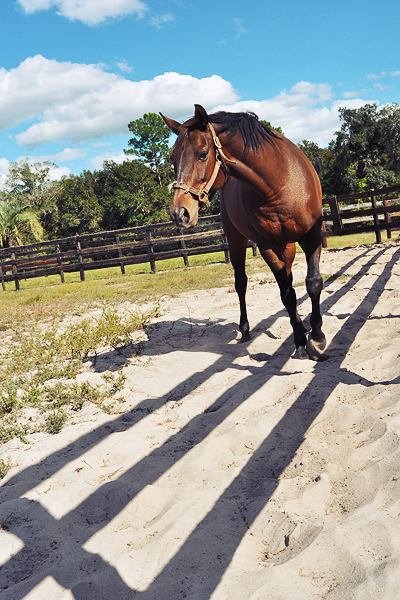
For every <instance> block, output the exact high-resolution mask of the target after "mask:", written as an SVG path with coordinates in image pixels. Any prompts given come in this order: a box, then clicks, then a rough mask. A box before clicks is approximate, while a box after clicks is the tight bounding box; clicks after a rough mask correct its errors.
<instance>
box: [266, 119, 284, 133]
mask: <svg viewBox="0 0 400 600" xmlns="http://www.w3.org/2000/svg"><path fill="white" fill-rule="evenodd" d="M261 123H264V125H266V126H267V127H269V128H270V129H273V130H274V131H277V132H278V133H280V134H281V135H285V134H284V133H283V131H282V127H273V126H272V125H271V122H270V121H265V120H264V119H261Z"/></svg>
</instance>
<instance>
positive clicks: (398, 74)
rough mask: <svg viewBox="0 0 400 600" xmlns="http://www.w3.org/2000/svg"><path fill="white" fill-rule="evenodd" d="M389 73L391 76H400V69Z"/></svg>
mask: <svg viewBox="0 0 400 600" xmlns="http://www.w3.org/2000/svg"><path fill="white" fill-rule="evenodd" d="M389 75H390V76H391V77H400V71H390V73H389Z"/></svg>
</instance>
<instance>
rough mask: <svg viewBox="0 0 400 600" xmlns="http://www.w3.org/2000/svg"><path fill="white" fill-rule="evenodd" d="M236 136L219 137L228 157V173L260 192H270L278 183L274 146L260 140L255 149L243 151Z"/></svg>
mask: <svg viewBox="0 0 400 600" xmlns="http://www.w3.org/2000/svg"><path fill="white" fill-rule="evenodd" d="M237 137H238V136H235V137H234V138H229V136H228V135H223V136H221V138H220V139H221V144H222V147H223V151H224V153H225V154H226V156H227V158H228V159H229V162H228V163H227V167H228V171H229V174H230V175H231V176H232V177H234V178H235V179H239V180H240V181H243V183H245V184H246V185H248V186H249V187H251V188H252V189H254V190H256V191H258V192H260V193H262V194H270V193H271V191H272V190H274V189H276V187H277V186H279V185H280V184H279V183H277V182H276V179H277V176H278V174H279V171H280V169H281V167H280V169H277V154H276V153H277V149H276V147H275V146H274V145H273V144H270V143H268V142H260V146H259V149H258V150H257V151H254V150H253V149H250V150H249V151H248V152H245V151H244V143H243V141H242V139H237ZM280 160H281V158H280Z"/></svg>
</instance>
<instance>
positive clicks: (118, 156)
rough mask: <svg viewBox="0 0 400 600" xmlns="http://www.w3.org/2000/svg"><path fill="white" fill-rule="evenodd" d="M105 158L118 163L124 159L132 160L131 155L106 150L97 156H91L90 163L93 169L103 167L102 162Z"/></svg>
mask: <svg viewBox="0 0 400 600" xmlns="http://www.w3.org/2000/svg"><path fill="white" fill-rule="evenodd" d="M105 160H112V161H113V162H115V163H117V164H118V165H120V164H121V163H123V162H124V161H125V160H133V157H130V156H127V155H126V154H124V153H123V152H106V153H104V154H99V155H98V156H95V157H94V158H91V159H90V163H91V165H92V168H93V169H95V170H99V169H102V168H103V162H104V161H105Z"/></svg>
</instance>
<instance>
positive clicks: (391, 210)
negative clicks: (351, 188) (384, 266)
mask: <svg viewBox="0 0 400 600" xmlns="http://www.w3.org/2000/svg"><path fill="white" fill-rule="evenodd" d="M399 191H400V185H394V186H391V187H387V188H384V189H381V190H371V191H369V192H362V193H359V194H351V195H349V196H339V197H336V196H333V197H332V198H324V199H323V203H324V205H328V206H325V207H324V208H323V227H322V243H323V246H324V247H326V245H327V241H326V238H327V237H330V236H342V235H354V234H357V233H368V232H371V231H373V232H375V239H376V241H377V242H378V243H379V242H381V240H382V236H381V231H382V230H384V229H385V230H386V232H387V237H388V238H391V236H392V231H399V230H400V199H399V198H395V199H393V198H388V196H392V195H393V194H395V193H396V192H399ZM355 201H358V203H357V204H349V202H352V203H353V202H355ZM360 201H364V202H360Z"/></svg>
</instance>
